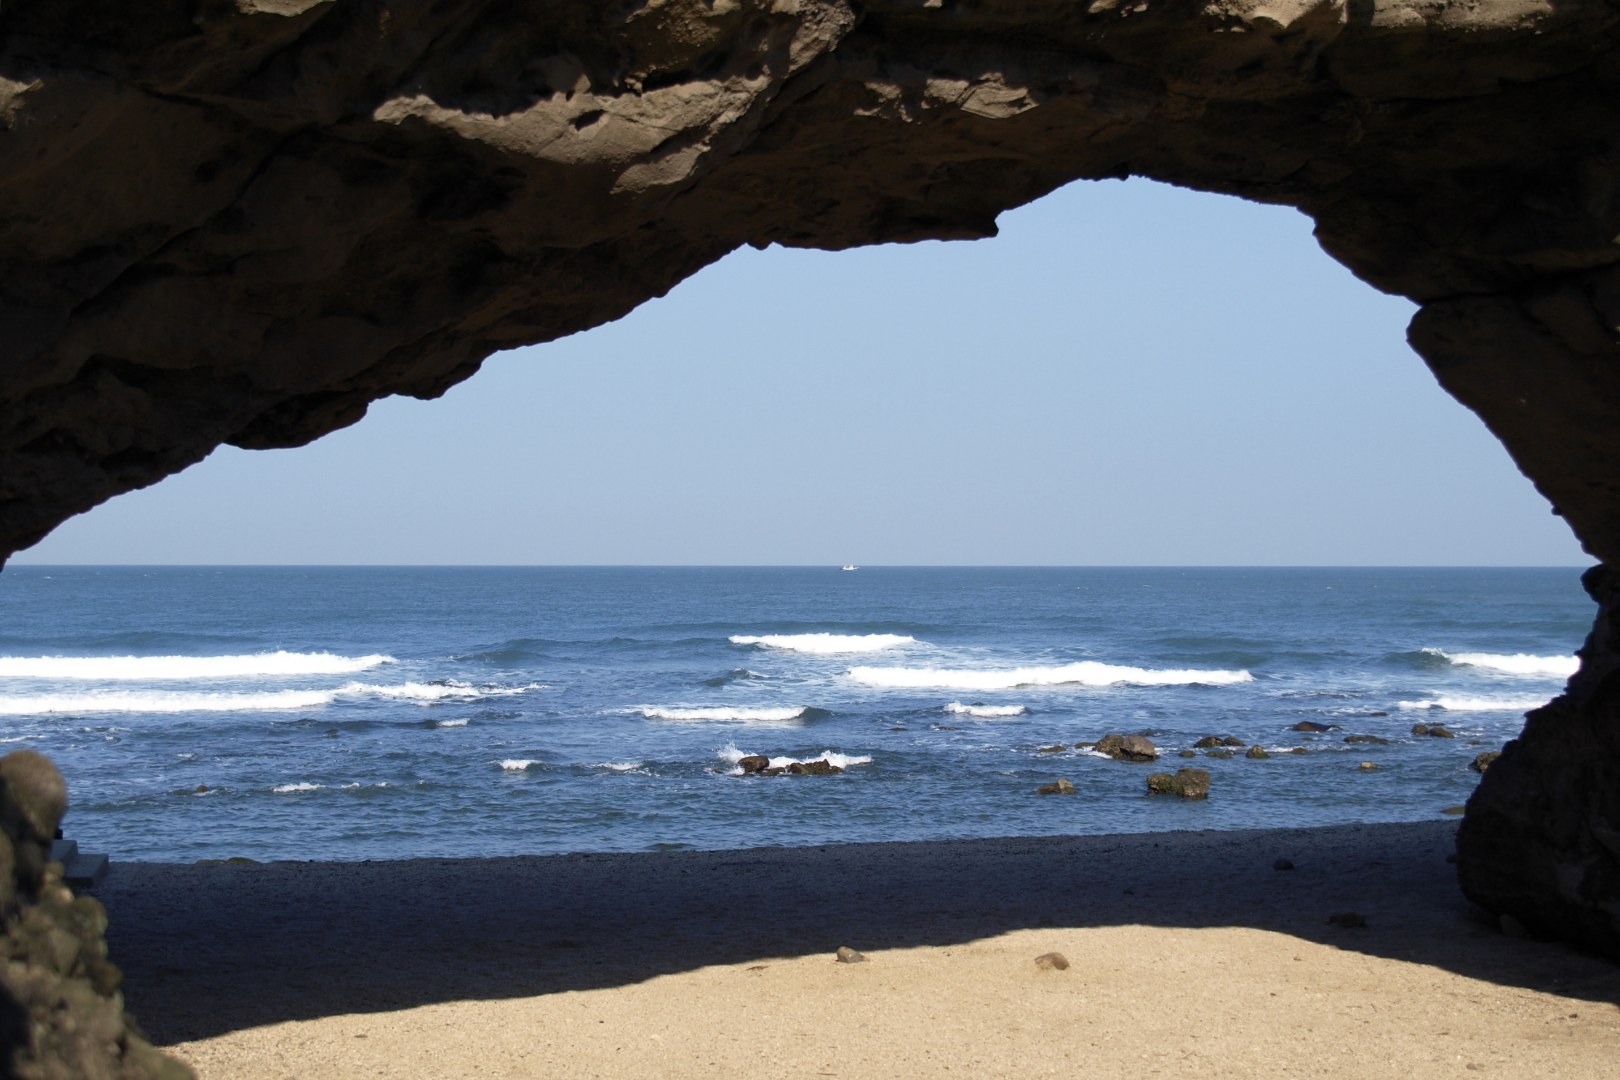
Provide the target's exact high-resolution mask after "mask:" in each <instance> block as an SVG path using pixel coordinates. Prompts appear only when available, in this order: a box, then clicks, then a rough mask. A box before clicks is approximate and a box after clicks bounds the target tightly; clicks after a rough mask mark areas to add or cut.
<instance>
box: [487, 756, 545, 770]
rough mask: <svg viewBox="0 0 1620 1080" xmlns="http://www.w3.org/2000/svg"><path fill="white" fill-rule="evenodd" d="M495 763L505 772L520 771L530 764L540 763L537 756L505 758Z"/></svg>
mask: <svg viewBox="0 0 1620 1080" xmlns="http://www.w3.org/2000/svg"><path fill="white" fill-rule="evenodd" d="M496 764H497V765H499V766H500V767H501V768H503V769H505V770H506V771H507V772H522V771H523V770H524V769H527V768H528V767H529V766H530V765H538V764H540V761H539V759H538V758H505V759H503V760H501V761H498V762H496Z"/></svg>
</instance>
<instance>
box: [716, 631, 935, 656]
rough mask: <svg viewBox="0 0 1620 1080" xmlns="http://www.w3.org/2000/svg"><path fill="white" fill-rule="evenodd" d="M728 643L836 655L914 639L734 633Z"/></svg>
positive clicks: (894, 646)
mask: <svg viewBox="0 0 1620 1080" xmlns="http://www.w3.org/2000/svg"><path fill="white" fill-rule="evenodd" d="M731 643H732V644H733V645H763V646H765V647H766V648H768V649H787V650H789V651H791V652H803V653H815V654H817V655H819V656H836V655H838V654H840V653H869V652H882V651H883V650H884V649H893V648H896V647H898V646H901V645H915V644H916V643H917V639H916V638H913V637H906V636H905V635H903V634H762V635H757V636H756V635H748V634H735V635H733V636H732V638H731Z"/></svg>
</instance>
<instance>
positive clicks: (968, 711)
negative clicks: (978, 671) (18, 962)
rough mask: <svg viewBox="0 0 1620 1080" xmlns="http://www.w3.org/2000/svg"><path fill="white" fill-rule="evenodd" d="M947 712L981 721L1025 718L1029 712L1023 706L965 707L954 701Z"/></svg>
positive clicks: (973, 705) (946, 709)
mask: <svg viewBox="0 0 1620 1080" xmlns="http://www.w3.org/2000/svg"><path fill="white" fill-rule="evenodd" d="M945 711H946V712H948V713H955V714H956V715H958V716H972V717H975V718H977V719H980V720H995V719H998V718H1000V717H1005V716H1023V715H1024V713H1026V712H1028V711H1029V710H1027V709H1025V708H1024V706H1022V705H980V704H977V703H975V704H972V705H964V704H962V703H961V702H960V701H953V702H951V703H950V704H949V705H947V706H945Z"/></svg>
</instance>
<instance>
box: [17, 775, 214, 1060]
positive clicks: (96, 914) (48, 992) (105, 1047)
mask: <svg viewBox="0 0 1620 1080" xmlns="http://www.w3.org/2000/svg"><path fill="white" fill-rule="evenodd" d="M66 808H67V787H66V785H65V784H64V783H63V782H62V776H61V774H60V773H58V772H57V771H56V766H54V765H52V764H51V763H50V762H49V761H47V760H46V759H45V757H44V756H42V755H40V754H37V753H35V752H34V751H32V750H17V751H14V752H12V753H10V754H7V755H6V756H5V757H4V758H0V932H3V934H4V948H5V956H4V963H3V964H0V1076H4V1077H8V1078H16V1080H188V1078H190V1077H191V1075H192V1074H191V1070H190V1069H187V1068H186V1067H185V1066H183V1065H181V1064H180V1063H179V1062H176V1061H174V1060H172V1059H170V1058H167V1057H164V1056H163V1055H162V1054H160V1053H158V1052H157V1051H156V1050H154V1049H153V1048H152V1046H151V1044H150V1043H148V1042H147V1041H146V1039H145V1037H144V1036H142V1035H141V1033H140V1032H139V1030H137V1029H136V1028H135V1026H134V1025H133V1023H131V1021H130V1020H129V1018H128V1017H126V1016H125V1015H124V998H123V994H122V993H120V992H119V985H120V984H121V983H122V981H123V976H122V975H121V974H120V973H119V971H118V969H117V968H116V967H114V966H113V965H112V964H111V963H110V962H108V959H107V943H106V941H105V939H104V938H103V934H104V933H105V932H106V929H107V915H106V912H104V911H103V910H102V908H101V905H100V904H99V903H97V902H96V901H95V900H94V899H93V898H91V897H87V896H80V897H75V896H74V895H73V893H72V891H70V890H69V889H68V887H67V886H66V885H64V884H63V883H62V866H61V864H60V863H53V862H47V861H46V856H47V853H48V851H49V849H50V844H51V838H52V837H54V836H55V835H56V827H57V823H58V822H60V821H61V818H62V812H63V811H64V810H65V809H66Z"/></svg>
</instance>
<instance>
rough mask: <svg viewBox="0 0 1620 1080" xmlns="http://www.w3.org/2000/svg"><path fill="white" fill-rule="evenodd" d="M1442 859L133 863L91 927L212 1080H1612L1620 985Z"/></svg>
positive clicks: (834, 857)
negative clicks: (1528, 925)
mask: <svg viewBox="0 0 1620 1080" xmlns="http://www.w3.org/2000/svg"><path fill="white" fill-rule="evenodd" d="M1453 832H1454V826H1453V824H1452V823H1450V822H1438V823H1423V824H1416V825H1393V826H1359V827H1343V828H1334V829H1312V830H1290V831H1272V832H1247V833H1178V834H1161V835H1152V836H1135V837H1131V836H1114V837H1063V838H1052V839H1035V840H1001V841H968V842H962V843H946V844H936V843H922V844H879V845H853V846H847V847H827V848H814V849H770V850H763V851H743V852H713V853H699V852H672V853H659V854H647V855H596V856H559V857H550V858H522V859H491V860H414V861H410V862H397V863H362V864H332V863H275V864H267V865H225V866H158V865H139V864H132V865H124V866H117V867H115V868H114V870H113V872H112V874H111V875H109V878H108V880H107V881H106V882H105V883H104V884H103V885H102V886H101V887H100V888H99V889H98V890H97V895H99V896H100V897H101V898H102V900H103V902H104V903H106V905H107V907H108V909H109V912H110V914H111V916H112V920H113V928H112V930H111V931H110V933H109V938H110V940H111V943H112V948H113V958H114V960H115V961H116V962H118V963H120V965H121V966H123V968H124V969H125V972H126V976H127V979H126V991H127V995H128V999H129V1003H130V1008H131V1009H132V1010H133V1011H134V1012H135V1013H136V1014H137V1015H138V1016H139V1017H140V1018H141V1019H142V1020H143V1021H144V1022H145V1025H146V1027H147V1028H148V1030H149V1032H150V1033H151V1035H152V1036H153V1037H154V1038H155V1039H156V1040H157V1041H158V1042H159V1043H160V1044H163V1045H167V1046H168V1047H169V1048H170V1049H171V1050H172V1051H173V1052H174V1053H176V1054H177V1055H178V1056H180V1057H182V1058H183V1059H185V1060H187V1061H189V1062H191V1063H192V1064H193V1065H194V1066H195V1067H196V1068H197V1069H198V1071H199V1073H200V1074H201V1076H202V1077H204V1080H233V1078H237V1077H241V1078H249V1077H251V1078H253V1080H261V1078H269V1080H279V1078H289V1077H296V1078H300V1080H318V1078H327V1077H331V1078H339V1077H341V1078H344V1080H348V1078H352V1077H400V1078H405V1077H412V1078H415V1077H567V1078H574V1077H593V1076H601V1077H631V1078H634V1077H688V1076H690V1077H706V1078H707V1077H715V1076H722V1077H729V1076H737V1077H815V1076H839V1077H872V1078H880V1077H881V1078H889V1077H945V1076H954V1077H960V1076H993V1077H1000V1076H1007V1077H1014V1076H1016V1077H1031V1076H1045V1075H1068V1076H1084V1077H1127V1076H1130V1077H1142V1076H1181V1075H1192V1076H1229V1077H1272V1076H1278V1077H1295V1076H1330V1077H1400V1078H1403V1080H1405V1078H1409V1077H1424V1078H1426V1077H1431V1076H1436V1077H1445V1076H1470V1077H1472V1076H1496V1077H1526V1078H1529V1077H1536V1078H1540V1077H1559V1076H1569V1077H1581V1078H1583V1080H1589V1078H1599V1080H1601V1078H1605V1077H1617V1078H1620V1007H1617V1004H1616V1003H1617V1002H1620V967H1616V966H1615V965H1613V964H1610V963H1608V962H1605V961H1602V960H1597V959H1594V958H1591V957H1587V956H1582V955H1580V954H1577V953H1575V952H1572V951H1570V950H1568V949H1566V948H1564V947H1562V946H1558V945H1552V944H1546V943H1539V942H1534V941H1527V940H1519V939H1514V938H1510V937H1507V936H1504V935H1503V934H1501V933H1499V932H1498V931H1497V930H1496V929H1495V928H1494V927H1492V926H1490V925H1487V924H1486V923H1484V922H1482V921H1480V920H1479V919H1478V917H1477V916H1476V914H1475V913H1474V912H1472V911H1471V910H1470V909H1469V907H1468V905H1467V904H1466V903H1465V902H1464V901H1463V900H1462V898H1461V896H1460V895H1459V894H1458V892H1457V889H1456V885H1455V881H1454V878H1453V874H1452V868H1451V867H1450V866H1448V865H1447V864H1446V861H1445V856H1446V854H1447V852H1448V851H1449V850H1450V846H1451V839H1452V836H1453ZM1279 857H1285V858H1288V859H1291V860H1292V861H1293V863H1294V864H1295V869H1293V870H1288V871H1278V870H1275V869H1273V863H1274V861H1275V860H1276V859H1277V858H1279ZM1342 911H1354V912H1357V913H1359V914H1361V915H1363V916H1365V918H1366V921H1367V926H1366V927H1365V928H1350V927H1343V926H1338V925H1333V924H1330V923H1329V922H1328V921H1327V919H1328V916H1329V915H1330V914H1332V913H1335V912H1342ZM839 945H850V946H853V947H854V948H857V949H860V950H861V951H862V952H864V953H865V954H866V955H867V956H868V957H869V959H868V961H867V962H866V963H861V964H839V963H836V962H835V961H834V959H833V954H834V951H835V950H836V948H837V947H838V946H839ZM1054 950H1055V951H1058V952H1061V953H1063V954H1064V955H1065V956H1066V957H1067V958H1068V960H1069V961H1070V967H1069V968H1068V969H1067V970H1063V971H1058V970H1042V969H1040V968H1038V967H1037V966H1036V964H1035V962H1034V960H1035V957H1036V956H1038V955H1040V954H1042V953H1046V952H1050V951H1054Z"/></svg>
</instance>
